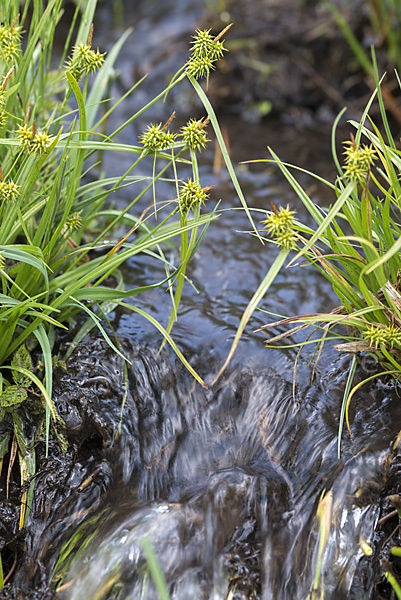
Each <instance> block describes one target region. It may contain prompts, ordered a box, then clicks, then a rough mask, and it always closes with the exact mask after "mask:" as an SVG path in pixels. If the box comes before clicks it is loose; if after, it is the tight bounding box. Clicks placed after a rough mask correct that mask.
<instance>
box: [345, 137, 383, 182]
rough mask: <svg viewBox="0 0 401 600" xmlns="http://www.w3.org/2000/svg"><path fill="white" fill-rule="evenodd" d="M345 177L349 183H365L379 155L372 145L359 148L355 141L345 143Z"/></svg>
mask: <svg viewBox="0 0 401 600" xmlns="http://www.w3.org/2000/svg"><path fill="white" fill-rule="evenodd" d="M344 146H345V150H344V153H343V154H344V157H345V158H344V162H345V167H344V177H345V178H346V179H348V180H349V181H354V182H356V183H364V182H365V181H366V177H367V175H368V173H369V171H370V169H371V168H372V166H373V164H374V162H375V160H376V158H377V154H376V151H375V149H374V147H373V146H372V145H370V146H367V145H366V144H365V145H363V146H357V145H356V144H355V141H354V140H352V141H351V142H345V143H344Z"/></svg>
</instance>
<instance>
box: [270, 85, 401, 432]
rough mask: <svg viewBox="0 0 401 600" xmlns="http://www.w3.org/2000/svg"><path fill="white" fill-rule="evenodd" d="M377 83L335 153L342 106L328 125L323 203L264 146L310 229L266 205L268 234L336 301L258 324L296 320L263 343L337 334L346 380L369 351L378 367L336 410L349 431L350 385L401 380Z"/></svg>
mask: <svg viewBox="0 0 401 600" xmlns="http://www.w3.org/2000/svg"><path fill="white" fill-rule="evenodd" d="M376 81H377V87H376V90H375V93H374V94H373V95H372V97H371V99H370V102H369V104H368V106H367V107H366V109H365V112H364V114H363V117H362V119H361V121H360V122H352V121H351V124H352V125H353V127H354V128H355V134H354V135H353V134H351V138H350V140H347V141H345V142H344V143H343V154H342V158H341V159H340V158H339V157H338V156H337V153H336V144H335V135H336V127H337V124H338V121H339V119H340V118H341V116H342V114H343V112H344V111H342V112H341V113H340V115H339V116H338V118H337V120H336V122H335V124H334V127H333V132H332V149H333V156H334V161H335V164H336V166H337V169H338V176H337V179H336V180H335V181H334V182H330V181H326V180H323V179H321V178H319V180H320V181H323V182H324V183H325V184H326V185H327V186H328V188H329V189H330V190H331V193H332V194H333V203H332V205H331V206H329V207H328V208H321V207H319V206H317V205H316V204H315V203H314V202H313V201H312V199H311V198H310V197H309V196H308V194H307V192H306V191H305V190H304V189H303V188H302V187H301V185H300V184H299V182H298V181H297V179H296V178H295V177H294V175H293V173H292V168H291V166H289V165H286V164H284V163H283V162H281V161H280V159H279V158H278V156H277V155H276V154H275V153H274V151H273V150H272V149H270V148H269V151H270V152H271V154H272V156H273V161H274V162H275V163H276V164H277V165H278V167H279V168H280V170H281V171H282V173H283V174H284V176H285V178H286V180H287V181H288V182H289V184H290V185H291V186H292V188H293V189H294V190H295V192H296V194H297V195H298V197H299V198H300V200H301V201H302V203H303V205H304V208H305V209H306V210H307V212H308V213H309V215H310V216H311V217H312V218H313V220H314V221H315V224H316V227H315V228H311V227H308V226H306V225H304V224H303V223H301V222H300V221H298V220H297V219H296V213H295V211H293V210H290V209H289V207H280V208H279V209H277V207H272V210H271V211H267V212H266V218H265V220H264V222H263V224H264V226H265V232H266V235H267V239H269V240H270V241H271V242H273V243H274V244H275V245H277V246H279V247H280V249H281V253H283V252H284V253H289V252H293V253H295V256H294V257H293V258H292V259H291V261H290V262H289V265H292V264H294V263H297V264H299V263H302V264H309V265H312V266H313V267H315V268H316V269H318V270H319V271H320V272H321V274H322V275H323V276H324V277H326V279H328V280H329V282H330V283H331V285H332V287H333V290H334V292H335V294H336V295H337V297H338V299H339V301H340V305H339V306H338V307H337V308H336V309H334V310H333V311H332V312H330V313H321V314H312V315H303V316H294V317H289V318H286V319H280V320H279V321H275V322H274V323H269V324H268V325H265V326H263V327H262V329H263V330H264V331H266V330H268V329H270V328H272V327H276V326H278V325H288V324H294V323H295V324H296V326H295V327H294V328H292V329H291V330H290V331H289V332H288V331H286V332H284V333H282V334H280V335H278V336H275V337H272V338H271V339H269V340H268V342H267V343H268V345H270V344H272V343H274V342H277V341H280V340H282V339H283V338H285V337H288V336H289V335H292V334H294V333H296V332H298V331H302V330H304V329H306V328H308V327H313V328H316V329H317V330H318V331H320V332H321V336H319V337H318V340H317V343H318V345H319V350H318V352H317V357H319V356H320V353H321V351H322V348H323V345H324V342H325V340H327V339H329V337H330V338H333V337H334V338H337V339H340V338H341V339H342V340H343V343H341V344H337V345H336V346H335V347H336V348H337V349H338V350H340V351H345V352H349V353H351V355H352V356H353V357H354V358H353V360H352V361H351V366H350V381H351V380H352V377H353V373H354V371H355V365H356V357H357V356H358V355H359V354H360V353H367V354H369V355H371V356H373V357H374V358H375V359H376V361H377V363H378V364H379V365H380V366H381V369H379V372H378V373H375V374H374V375H372V376H371V377H369V378H367V379H365V380H363V381H361V382H360V383H359V384H358V385H357V386H354V387H353V388H352V389H351V387H352V386H351V384H350V382H349V383H348V386H347V393H346V394H345V396H344V403H343V410H342V414H343V415H345V419H346V422H347V426H348V429H349V431H350V433H351V430H350V423H349V418H348V407H349V403H350V401H351V398H352V397H353V395H354V394H355V392H356V391H357V389H359V387H360V386H361V385H363V384H364V383H366V382H368V381H370V380H372V379H373V378H375V377H378V376H384V375H388V376H391V377H393V378H394V380H395V381H401V255H400V249H401V237H400V234H401V226H400V210H401V204H400V199H401V185H400V172H401V153H400V150H399V149H398V148H397V146H396V143H395V141H394V139H393V136H392V134H391V128H390V125H389V121H388V119H387V115H386V111H385V107H384V102H383V96H382V93H381V87H380V83H381V82H380V81H378V79H377V78H376ZM375 98H377V99H378V103H379V106H380V112H381V119H382V123H381V124H380V126H379V125H378V124H375V123H374V122H373V121H372V120H371V119H370V118H369V109H370V106H371V104H372V102H373V101H374V99H375ZM311 175H313V174H311ZM339 326H346V327H345V333H344V332H343V331H339V330H338V328H339ZM315 342H316V340H309V341H308V342H305V343H315ZM301 346H303V344H301Z"/></svg>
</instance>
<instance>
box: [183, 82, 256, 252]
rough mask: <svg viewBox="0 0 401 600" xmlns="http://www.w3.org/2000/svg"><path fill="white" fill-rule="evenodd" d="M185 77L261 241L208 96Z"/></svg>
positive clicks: (195, 83) (197, 84)
mask: <svg viewBox="0 0 401 600" xmlns="http://www.w3.org/2000/svg"><path fill="white" fill-rule="evenodd" d="M187 77H188V79H189V81H190V82H191V83H192V85H193V87H194V88H195V91H196V93H197V94H198V96H199V98H200V99H201V101H202V104H203V106H204V107H205V109H206V112H207V114H208V116H209V119H210V122H211V124H212V127H213V129H214V132H215V134H216V138H217V141H218V143H219V147H220V151H221V153H222V155H223V158H224V162H225V163H226V166H227V170H228V172H229V174H230V177H231V180H232V182H233V185H234V187H235V191H236V192H237V194H238V197H239V199H240V201H241V204H242V206H243V207H244V210H245V212H246V214H247V216H248V219H249V221H250V223H251V225H252V227H253V230H254V231H255V233H256V235H257V236H258V238H259V239H260V240H261V241H262V238H261V237H260V235H259V232H258V230H257V228H256V225H255V223H254V222H253V219H252V215H251V213H250V211H249V208H248V205H247V203H246V200H245V197H244V194H243V192H242V189H241V186H240V184H239V181H238V179H237V175H236V173H235V171H234V167H233V165H232V162H231V158H230V155H229V153H228V150H227V147H226V144H225V141H224V138H223V134H222V133H221V130H220V126H219V123H218V121H217V117H216V115H215V112H214V110H213V107H212V105H211V103H210V101H209V99H208V97H207V96H206V94H205V92H204V91H203V89H202V88H201V86H200V85H199V83H198V82H197V81H196V79H194V78H193V77H191V76H190V75H187Z"/></svg>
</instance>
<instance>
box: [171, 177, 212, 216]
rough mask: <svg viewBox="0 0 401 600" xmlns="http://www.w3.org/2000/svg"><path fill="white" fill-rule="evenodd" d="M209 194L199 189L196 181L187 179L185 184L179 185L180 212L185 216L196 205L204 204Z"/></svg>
mask: <svg viewBox="0 0 401 600" xmlns="http://www.w3.org/2000/svg"><path fill="white" fill-rule="evenodd" d="M208 198H209V194H207V193H206V191H205V189H203V188H201V186H200V184H199V183H198V182H197V181H192V179H188V181H187V182H185V183H183V184H182V185H181V189H180V195H179V198H178V202H179V207H180V212H181V213H182V214H187V213H188V211H190V210H191V209H192V208H194V206H196V205H197V204H204V203H205V202H206V200H208Z"/></svg>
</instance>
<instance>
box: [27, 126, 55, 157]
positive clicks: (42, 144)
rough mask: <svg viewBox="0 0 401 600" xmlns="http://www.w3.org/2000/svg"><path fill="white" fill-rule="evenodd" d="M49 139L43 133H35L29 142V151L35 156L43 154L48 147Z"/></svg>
mask: <svg viewBox="0 0 401 600" xmlns="http://www.w3.org/2000/svg"><path fill="white" fill-rule="evenodd" d="M50 143H51V138H50V136H49V135H48V134H47V133H45V132H44V131H37V132H36V135H35V136H34V138H33V139H32V141H31V150H32V152H35V154H45V153H46V152H47V151H48V149H49V146H50Z"/></svg>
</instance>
